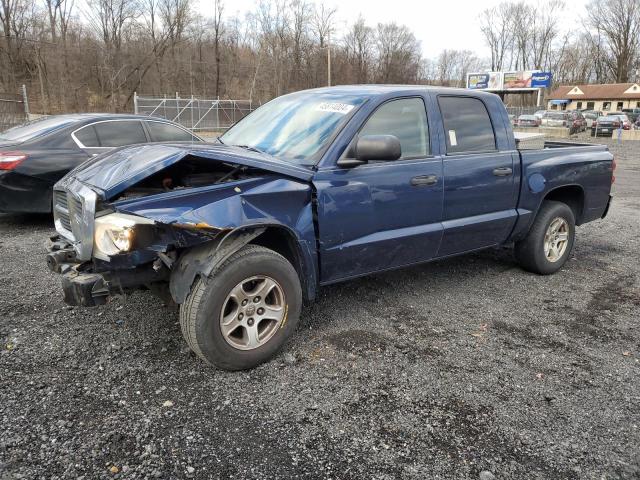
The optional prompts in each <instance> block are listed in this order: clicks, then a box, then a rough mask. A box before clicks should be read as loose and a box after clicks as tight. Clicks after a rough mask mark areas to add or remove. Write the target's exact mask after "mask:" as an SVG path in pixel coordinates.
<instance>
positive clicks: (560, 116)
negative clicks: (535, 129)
mask: <svg viewBox="0 0 640 480" xmlns="http://www.w3.org/2000/svg"><path fill="white" fill-rule="evenodd" d="M541 124H542V125H543V126H545V127H566V128H569V129H570V131H571V133H575V132H584V131H585V130H586V129H587V126H586V121H585V119H584V117H583V116H582V113H581V112H578V111H575V110H573V111H563V112H547V113H545V115H544V116H543V117H542V121H541Z"/></svg>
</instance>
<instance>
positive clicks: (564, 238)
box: [544, 217, 569, 263]
mask: <svg viewBox="0 0 640 480" xmlns="http://www.w3.org/2000/svg"><path fill="white" fill-rule="evenodd" d="M568 245H569V222H567V221H566V220H565V219H564V218H562V217H556V218H554V219H553V220H552V221H551V223H550V224H549V227H547V232H546V233H545V235H544V255H545V257H546V258H547V260H548V261H549V262H551V263H555V262H557V261H558V260H560V259H561V258H562V256H563V255H564V254H565V252H566V251H567V246H568Z"/></svg>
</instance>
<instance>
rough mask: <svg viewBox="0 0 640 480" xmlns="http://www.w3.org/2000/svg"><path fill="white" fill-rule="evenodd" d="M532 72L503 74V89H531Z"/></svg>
mask: <svg viewBox="0 0 640 480" xmlns="http://www.w3.org/2000/svg"><path fill="white" fill-rule="evenodd" d="M531 73H532V72H505V74H504V89H505V90H511V89H514V88H531Z"/></svg>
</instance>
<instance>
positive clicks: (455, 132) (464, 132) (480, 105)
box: [438, 96, 496, 154]
mask: <svg viewBox="0 0 640 480" xmlns="http://www.w3.org/2000/svg"><path fill="white" fill-rule="evenodd" d="M438 104H439V106H440V113H441V115H442V122H443V125H444V136H445V140H446V143H447V154H455V153H472V152H488V151H495V150H496V136H495V132H494V130H493V125H492V123H491V118H490V116H489V112H488V111H487V108H486V106H485V105H484V102H483V101H482V100H480V99H478V98H473V97H455V96H441V97H438Z"/></svg>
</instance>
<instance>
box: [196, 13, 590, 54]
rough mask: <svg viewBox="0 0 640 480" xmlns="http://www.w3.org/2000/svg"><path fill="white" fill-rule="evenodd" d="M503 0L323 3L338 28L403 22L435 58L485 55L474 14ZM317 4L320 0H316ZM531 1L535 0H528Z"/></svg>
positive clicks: (566, 18) (569, 16) (567, 20)
mask: <svg viewBox="0 0 640 480" xmlns="http://www.w3.org/2000/svg"><path fill="white" fill-rule="evenodd" d="M501 1H503V0H437V1H428V0H421V1H420V0H418V1H416V0H413V1H411V0H391V1H389V0H384V1H383V0H342V1H336V0H325V2H324V3H325V5H327V6H334V7H337V9H338V13H337V25H336V27H337V28H338V30H339V31H343V30H344V29H345V28H346V26H347V25H348V24H350V23H352V22H353V21H354V20H355V19H356V18H358V15H359V14H362V16H363V17H364V19H365V20H366V22H367V24H369V25H371V26H375V25H376V24H377V23H379V22H391V21H395V22H396V23H399V24H404V25H407V26H408V27H409V28H410V29H411V30H412V31H413V33H414V34H415V35H416V37H417V38H418V40H420V42H421V44H422V50H423V52H424V55H425V57H435V56H436V55H438V53H440V52H441V51H442V50H444V49H445V48H450V49H457V50H464V49H467V50H473V51H475V52H476V53H477V54H478V55H479V56H480V57H489V56H490V54H489V50H488V49H487V48H486V46H485V45H484V40H483V38H482V33H481V32H480V27H479V24H478V15H480V12H482V10H484V9H485V8H489V7H492V6H494V5H497V4H499V3H500V2H501ZM317 2H318V3H319V2H320V0H317ZM531 3H532V4H535V3H536V2H535V1H532V2H531ZM586 3H587V0H566V5H567V7H566V9H565V12H564V13H563V18H562V20H563V22H562V24H563V25H565V26H567V28H575V24H574V23H573V22H572V21H571V19H572V18H573V19H575V18H576V16H582V15H583V13H584V11H585V5H586ZM255 6H256V1H255V0H226V1H224V8H225V12H224V14H225V16H233V15H235V14H240V16H241V17H242V16H244V14H245V13H246V12H248V11H255V10H256V8H255ZM199 11H200V12H201V13H202V14H203V15H205V16H207V17H211V16H212V15H213V0H200V8H199Z"/></svg>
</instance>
